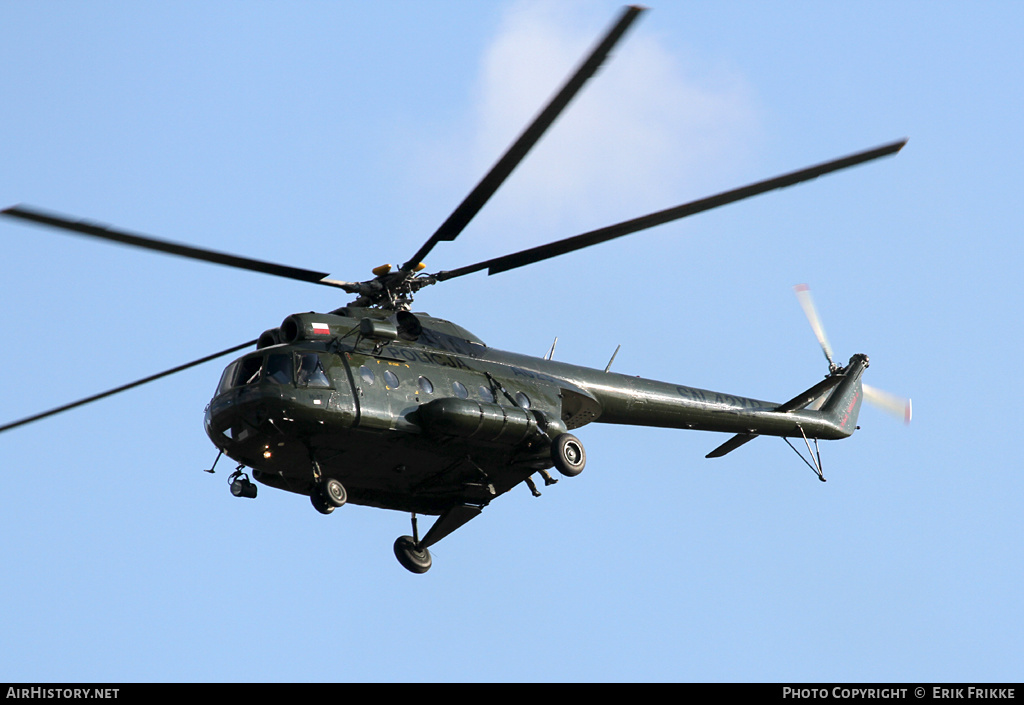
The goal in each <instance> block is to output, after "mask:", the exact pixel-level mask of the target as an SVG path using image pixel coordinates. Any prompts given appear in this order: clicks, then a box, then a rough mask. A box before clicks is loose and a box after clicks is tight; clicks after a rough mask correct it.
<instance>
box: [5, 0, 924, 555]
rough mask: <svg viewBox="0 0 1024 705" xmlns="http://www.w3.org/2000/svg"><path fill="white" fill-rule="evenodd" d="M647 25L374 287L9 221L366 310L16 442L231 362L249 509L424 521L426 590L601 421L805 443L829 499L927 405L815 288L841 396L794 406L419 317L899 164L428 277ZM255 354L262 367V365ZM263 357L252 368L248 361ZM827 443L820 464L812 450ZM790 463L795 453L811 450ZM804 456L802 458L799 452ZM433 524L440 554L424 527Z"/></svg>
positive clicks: (228, 452)
mask: <svg viewBox="0 0 1024 705" xmlns="http://www.w3.org/2000/svg"><path fill="white" fill-rule="evenodd" d="M643 12H644V8H641V7H637V6H629V7H626V8H624V9H623V10H622V12H621V14H620V15H619V17H618V18H616V20H615V21H614V23H613V25H612V26H611V28H610V29H609V30H608V31H607V32H606V33H605V34H604V35H603V36H602V37H601V38H600V40H599V41H598V43H597V44H596V45H595V47H594V48H593V49H592V50H591V51H590V53H589V54H588V55H587V56H586V57H585V58H584V60H583V61H582V63H581V64H580V65H579V67H578V68H577V69H576V70H575V72H574V73H573V74H571V75H570V77H569V78H568V80H567V81H566V82H565V83H564V84H563V85H562V87H561V88H560V89H559V91H558V92H557V93H556V94H555V95H554V96H553V97H552V98H551V99H550V100H549V101H548V103H547V104H546V105H545V106H544V107H543V108H542V110H541V111H540V112H539V113H538V114H537V116H536V117H535V118H534V120H533V121H532V122H531V123H530V124H529V125H528V126H527V127H526V129H525V130H524V131H523V132H522V133H521V134H520V135H519V137H518V138H517V139H516V140H515V141H514V142H513V143H512V145H511V146H510V147H509V148H508V149H507V150H506V151H505V152H504V153H503V154H502V155H501V157H500V158H499V159H498V161H497V162H496V163H495V164H494V166H493V167H492V168H491V169H490V171H488V172H487V174H486V175H485V176H484V177H483V178H482V179H481V180H480V181H479V182H478V183H477V184H476V186H475V187H474V188H473V189H472V191H470V193H469V194H468V195H467V196H466V197H465V198H464V199H463V201H462V202H461V203H460V204H459V205H458V206H457V207H456V208H455V209H454V210H453V211H452V213H451V215H449V217H448V218H447V219H446V220H445V221H444V222H443V223H442V224H441V225H440V226H439V227H438V228H437V230H436V231H435V232H434V233H433V234H432V235H431V236H430V237H429V238H428V239H427V240H426V242H424V243H423V245H422V246H421V247H420V248H419V249H418V250H417V251H416V252H415V253H414V254H412V256H410V257H408V258H407V259H406V260H405V261H404V263H403V264H401V265H399V266H397V267H395V266H392V265H390V264H387V265H382V266H380V267H377V268H375V269H374V270H372V274H373V277H372V278H370V279H367V280H364V281H354V282H350V281H342V280H337V279H333V278H331V276H330V274H329V273H325V272H319V271H313V270H308V269H302V268H298V267H291V266H286V265H283V264H278V263H274V262H267V261H262V260H257V259H252V258H248V257H242V256H237V255H233V254H227V253H223V252H217V251H213V250H209V249H204V248H199V247H195V246H191V245H186V244H183V243H178V242H172V241H168V240H162V239H158V238H155V237H152V236H149V235H143V234H139V233H134V232H129V231H126V230H122V229H117V228H112V227H109V226H106V225H101V224H98V223H95V222H92V221H86V220H79V219H75V218H72V217H68V216H65V215H60V214H56V213H52V212H49V211H45V210H41V209H38V208H35V207H32V206H27V205H16V206H12V207H9V208H6V209H4V210H3V211H0V214H2V215H4V216H6V217H8V218H14V219H18V220H21V221H24V222H27V223H31V224H36V225H43V226H47V227H51V228H56V229H60V230H64V231H67V232H71V233H74V234H78V235H83V236H87V237H92V238H96V239H101V240H105V241H108V242H115V243H119V244H122V245H127V246H131V247H137V248H143V249H148V250H151V251H156V252H162V253H164V254H170V255H174V256H178V257H185V258H189V259H193V260H200V261H205V262H210V263H215V264H220V265H223V266H229V267H234V268H237V269H244V270H248V271H254V272H260V273H263V274H269V275H274V276H278V277H284V278H288V279H293V280H299V281H304V282H309V283H313V284H318V285H322V286H329V287H333V288H336V289H341V290H342V291H343V292H345V293H346V294H348V295H353V296H355V298H354V299H353V300H352V301H350V302H349V303H347V304H346V305H344V306H341V307H340V308H336V309H334V310H331V311H328V312H326V313H316V312H304V313H294V314H292V315H289V316H287V317H286V318H285V319H284V320H283V321H282V322H281V323H280V325H278V326H276V327H273V328H270V329H268V330H266V331H264V332H263V333H262V334H261V335H259V336H258V337H257V338H255V339H253V340H249V341H247V342H245V343H242V344H239V345H236V346H232V347H231V348H228V349H226V350H222V351H219V352H215V353H213V354H210V355H207V356H205V357H202V358H200V359H198V360H194V361H191V362H188V363H185V364H183V365H179V366H177V367H174V368H172V369H169V370H165V371H162V372H159V373H157V374H154V375H151V376H149V377H146V378H143V379H140V380H136V381H134V382H130V383H128V384H125V385H122V386H120V387H117V388H114V389H111V390H107V391H105V392H102V393H99V394H96V395H93V396H90V397H87V398H85V399H81V400H78V401H75V402H72V403H69V404H65V405H63V406H60V407H57V408H55V409H51V410H49V411H45V412H42V413H39V414H35V415H33V416H29V417H26V418H22V419H20V420H17V421H14V422H11V423H7V424H5V425H0V433H2V432H5V431H9V430H13V429H14V428H17V427H20V426H22V425H25V424H28V423H31V422H34V421H39V420H42V419H44V418H48V417H50V416H53V415H56V414H58V413H62V412H64V411H69V410H71V409H74V408H77V407H80V406H83V405H86V404H89V403H91V402H94V401H98V400H100V399H103V398H106V397H108V396H111V395H114V394H118V393H120V392H124V391H127V390H129V389H132V388H134V387H137V386H140V385H143V384H147V383H149V382H153V381H156V380H158V379H162V378H164V377H167V376H170V375H173V374H175V373H177V372H181V371H183V370H186V369H189V368H191V367H195V366H197V365H201V364H204V363H207V362H210V361H212V360H215V359H219V358H222V357H227V356H229V355H233V354H237V353H242V354H241V356H240V357H238V358H237V359H234V360H233V361H232V362H230V363H229V364H228V365H227V367H226V368H225V369H224V371H223V373H222V374H221V377H220V380H219V382H218V384H217V386H216V389H215V391H214V395H213V397H212V399H211V400H210V403H209V405H208V406H207V408H206V411H205V417H204V428H205V432H206V434H207V436H208V437H209V438H210V440H211V442H212V443H213V444H214V446H215V447H216V448H217V449H218V455H217V460H215V461H214V463H213V466H212V467H211V468H210V469H209V472H213V471H214V470H215V468H216V465H217V462H219V460H220V458H221V457H223V456H227V457H228V458H230V459H231V460H233V461H234V462H235V463H237V466H236V468H235V470H234V471H233V472H232V473H231V474H230V476H229V478H228V481H229V487H230V490H231V494H232V495H234V496H235V497H239V498H248V499H255V498H256V497H257V494H258V485H259V484H262V485H264V486H267V487H270V488H273V489H279V490H285V491H288V492H291V493H294V494H298V495H303V496H308V497H309V499H310V502H311V504H312V506H313V507H314V509H315V510H316V511H318V512H320V513H321V514H324V515H330V514H332V513H333V512H334V511H335V510H337V509H339V508H341V507H343V506H345V505H346V504H354V505H361V506H369V507H377V508H381V509H390V510H396V511H401V512H406V513H409V514H410V515H411V534H410V535H404V536H400V537H398V539H397V540H396V541H395V544H394V553H395V556H396V558H397V559H398V561H399V563H400V564H401V565H402V566H403V567H404V568H406V569H407V570H409V571H410V572H412V573H417V574H422V573H425V572H427V571H428V570H429V569H430V568H431V565H432V556H431V553H430V550H429V549H430V547H432V546H434V545H435V544H437V543H438V542H439V541H441V540H442V539H443V538H445V537H446V536H448V535H449V534H451V533H452V532H454V531H456V530H457V529H459V528H460V527H462V526H463V525H464V524H466V523H467V522H469V521H471V520H472V519H473V518H475V517H476V516H479V515H480V513H481V512H482V511H483V510H484V509H485V508H486V507H487V505H488V504H489V503H490V502H491V501H493V500H494V499H495V498H496V497H499V496H501V495H503V494H505V493H507V492H509V491H510V490H511V489H512V488H514V487H517V486H519V485H521V484H525V485H526V486H527V487H528V488H529V489H530V491H531V492H532V493H533V494H534V495H539V494H540V493H539V491H538V490H537V487H536V484H535V481H534V479H533V478H534V476H536V475H538V474H539V475H540V477H541V478H542V480H543V482H544V483H545V484H546V485H549V484H553V483H555V482H557V481H558V480H557V479H556V478H555V477H554V476H553V475H552V474H551V473H550V472H549V470H551V469H554V470H555V471H557V473H558V474H560V475H561V476H562V477H565V478H573V477H577V476H579V475H580V474H581V473H582V472H583V470H584V468H585V466H586V461H587V454H586V450H585V447H584V445H583V443H582V442H581V441H580V439H579V438H578V437H577V436H576V435H575V434H574V432H576V431H577V430H578V429H580V428H583V427H584V426H587V425H589V424H591V423H610V424H627V425H642V426H654V427H661V428H675V429H692V430H703V431H714V432H721V433H727V434H731V436H730V437H729V438H728V439H727V440H725V442H723V443H721V444H720V445H718V446H717V447H716V448H715V449H714V450H712V451H711V452H710V453H708V455H707V457H709V458H717V457H721V456H723V455H726V454H727V453H730V452H732V451H734V450H736V449H737V448H739V447H740V446H742V445H744V444H746V443H748V442H750V441H752V440H754V439H755V438H757V437H758V436H762V435H763V436H778V437H782V438H783V439H784V440H786V442H787V443H790V439H794V440H795V441H803V443H804V444H805V445H806V450H807V456H808V457H804V456H803V455H802V454H801V458H803V459H804V462H806V463H807V464H808V465H809V466H810V467H811V469H812V470H814V472H815V473H816V475H817V477H818V478H819V479H820V480H821V481H825V477H824V473H823V471H822V466H821V458H820V452H819V451H818V443H819V441H823V440H837V439H842V438H847V437H849V436H851V435H852V434H853V433H854V431H855V430H856V428H857V425H856V424H857V418H858V413H859V411H860V407H861V403H862V401H863V400H865V399H866V398H867V399H870V398H876V399H879V400H881V402H882V404H883V405H886V406H888V407H890V408H892V409H895V410H897V411H898V412H900V413H901V414H903V415H904V417H905V419H906V420H909V417H910V402H909V401H905V400H902V399H899V398H898V397H889V396H884V395H883V394H882V393H880V392H877V391H872V390H871V388H869V387H867V385H865V384H864V383H863V381H862V377H863V374H864V371H865V370H866V369H867V367H868V364H869V361H868V358H867V356H866V355H864V354H856V355H853V356H852V357H851V358H850V359H849V361H848V362H847V363H846V364H845V365H840V364H837V363H836V362H835V361H834V358H833V354H832V351H831V347H830V345H829V343H828V340H827V338H826V336H825V334H824V329H823V327H822V325H821V323H820V319H819V318H818V315H817V312H816V310H815V308H814V304H813V301H812V300H811V298H810V293H809V290H808V289H807V287H805V286H800V287H797V289H796V293H797V296H798V297H799V299H800V303H801V305H802V306H803V308H804V311H805V314H806V315H807V317H808V319H809V321H810V323H811V326H812V329H813V330H814V333H815V335H816V337H817V339H818V342H819V344H820V345H821V347H822V350H823V352H824V354H825V357H826V359H827V361H828V366H829V369H828V374H827V376H825V377H824V379H823V380H821V381H819V382H818V383H816V384H814V385H813V386H811V387H810V388H809V389H807V390H806V391H804V392H801V393H800V394H798V395H797V396H795V397H793V398H792V399H790V400H789V401H786V402H784V403H778V402H769V401H762V400H757V399H752V398H747V397H741V396H736V395H731V394H724V393H720V392H715V391H711V390H705V389H698V388H694V387H687V386H682V385H678V384H675V383H668V382H661V381H656V380H651V379H645V378H642V377H634V376H628V375H623V374H618V373H615V372H612V371H611V365H612V362H613V361H614V357H615V356H614V355H613V356H612V360H610V361H609V363H608V365H607V366H606V367H605V368H604V369H592V368H588V367H583V366H579V365H574V364H571V363H567V362H561V361H556V360H554V359H553V353H554V346H552V349H551V351H549V353H548V354H547V355H545V356H544V357H535V356H531V355H526V354H520V353H513V352H507V351H502V350H498V349H495V348H491V347H489V346H488V345H486V344H485V343H484V342H483V341H482V340H480V339H479V338H478V337H477V336H475V335H474V334H472V333H471V332H469V331H468V330H466V329H465V328H463V327H462V326H460V325H458V324H456V323H453V322H451V321H448V320H445V319H442V318H438V317H434V316H430V315H428V314H425V313H422V312H418V311H414V309H413V302H414V298H415V296H416V295H417V294H418V292H419V291H420V290H421V289H423V288H425V287H428V286H433V285H435V284H439V283H442V282H444V281H447V280H450V279H453V278H457V277H462V276H465V275H469V274H473V273H476V272H480V271H484V270H486V271H487V272H488V274H489V275H494V274H498V273H501V272H505V271H509V270H512V269H516V268H520V267H524V266H526V265H529V264H533V263H536V262H540V261H543V260H546V259H550V258H552V257H556V256H561V255H564V254H568V253H571V252H574V251H576V250H579V249H582V248H585V247H589V246H592V245H597V244H600V243H603V242H607V241H609V240H612V239H616V238H619V237H623V236H626V235H629V234H632V233H636V232H639V231H642V230H646V229H649V228H653V227H655V226H658V225H663V224H666V223H669V222H673V221H676V220H679V219H681V218H684V217H687V216H690V215H694V214H697V213H701V212H704V211H707V210H711V209H713V208H717V207H720V206H724V205H727V204H730V203H734V202H737V201H740V200H743V199H746V198H750V197H753V196H756V195H759V194H762V193H766V192H768V191H772V190H776V189H781V188H785V187H788V186H792V185H795V184H799V183H802V182H805V181H810V180H813V179H816V178H817V177H819V176H823V175H826V174H829V173H832V172H836V171H840V170H843V169H847V168H850V167H853V166H856V165H860V164H864V163H867V162H870V161H873V160H876V159H879V158H882V157H887V156H891V155H894V154H896V153H898V152H899V151H900V150H901V149H902V147H903V146H904V145H905V144H906V140H898V141H895V142H891V143H888V144H885V145H881V146H878V147H874V148H871V149H868V150H864V151H861V152H857V153H855V154H851V155H848V156H844V157H840V158H838V159H832V160H830V161H827V162H822V163H819V164H816V165H813V166H809V167H806V168H803V169H800V170H797V171H793V172H789V173H786V174H782V175H780V176H776V177H773V178H770V179H766V180H763V181H758V182H756V183H753V184H749V185H747V186H743V187H740V188H737V189H732V190H729V191H725V192H722V193H718V194H716V195H713V196H709V197H707V198H702V199H699V200H696V201H691V202H688V203H684V204H682V205H678V206H675V207H672V208H668V209H665V210H661V211H658V212H655V213H651V214H648V215H645V216H641V217H639V218H634V219H632V220H628V221H623V222H620V223H617V224H614V225H610V226H607V227H604V228H599V229H597V230H593V231H590V232H586V233H582V234H580V235H576V236H573V237H569V238H566V239H563V240H559V241H556V242H552V243H548V244H546V245H541V246H538V247H533V248H529V249H526V250H522V251H519V252H515V253H511V254H508V255H503V256H500V257H496V258H493V259H489V260H486V261H482V262H477V263H474V264H470V265H467V266H463V267H459V268H457V269H451V270H439V271H436V272H433V273H428V272H426V267H425V266H424V264H423V262H424V260H425V259H426V258H427V256H428V255H429V254H430V253H431V252H432V251H433V249H434V248H435V247H436V246H437V245H438V244H440V243H442V242H450V241H452V240H455V239H456V238H457V237H458V236H459V235H460V234H461V233H462V232H463V231H464V230H465V229H466V227H467V226H468V225H469V223H470V222H471V221H472V220H473V218H474V217H475V216H476V214H477V213H478V212H479V211H480V210H481V209H482V208H483V207H484V206H485V205H486V203H487V202H488V200H489V199H490V198H491V197H492V196H493V195H494V194H495V193H496V192H497V190H498V189H499V188H500V187H501V185H502V184H503V183H504V181H505V180H506V179H507V178H508V177H509V175H510V174H511V173H512V172H513V170H514V169H515V168H516V167H517V166H518V164H519V163H520V162H521V161H522V160H523V159H524V158H525V157H526V155H527V154H528V153H529V151H530V150H531V149H532V148H533V146H534V145H535V144H536V143H537V142H538V141H539V140H540V139H541V137H542V136H543V135H544V134H545V132H546V131H547V130H548V128H549V127H550V126H551V125H552V124H553V123H554V122H555V121H556V119H557V118H558V117H559V115H560V114H561V113H562V112H563V111H564V110H565V109H566V107H567V106H568V105H569V104H570V102H571V101H572V100H573V99H574V97H575V96H576V95H577V94H578V93H579V92H580V91H581V90H582V88H583V87H584V85H585V84H586V83H587V82H588V81H589V80H590V79H591V78H592V77H593V76H594V75H595V74H596V72H597V71H598V69H599V68H600V67H601V65H602V64H603V63H604V62H605V61H606V60H607V59H608V57H609V55H610V54H611V52H612V50H613V48H614V47H615V46H616V45H617V44H618V43H619V41H620V40H621V39H622V37H623V36H624V35H625V34H626V32H627V30H628V29H629V28H630V27H631V26H632V25H633V23H634V22H635V21H636V19H637V18H638V17H639V16H640V15H641V14H642V13H643ZM250 349H251V350H250ZM243 351H245V352H243ZM812 444H813V447H812ZM790 445H791V447H793V448H794V450H797V448H796V447H795V446H792V444H790ZM797 452H798V454H800V452H799V451H797ZM420 515H426V516H435V517H437V518H436V520H435V521H434V522H433V524H432V525H431V527H430V528H429V529H428V530H427V531H426V532H425V534H424V535H423V536H421V535H420V532H419V526H418V517H419V516H420Z"/></svg>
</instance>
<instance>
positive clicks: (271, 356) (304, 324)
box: [206, 308, 866, 514]
mask: <svg viewBox="0 0 1024 705" xmlns="http://www.w3.org/2000/svg"><path fill="white" fill-rule="evenodd" d="M859 357H863V356H859ZM855 359H857V358H856V357H855ZM851 365H852V363H851ZM863 365H864V366H866V358H865V359H864V361H863ZM862 369H863V367H860V366H858V368H857V371H856V374H850V375H848V377H849V379H847V380H846V381H845V382H840V383H839V385H840V387H839V389H840V390H842V391H838V390H837V392H836V393H833V394H832V397H831V398H830V400H829V402H828V403H827V405H826V408H823V409H822V410H821V411H806V410H803V409H792V410H781V411H780V405H779V404H777V403H774V402H767V401H762V400H757V399H751V398H747V397H742V396H736V395H732V394H723V393H720V392H712V391H708V390H703V389H696V388H693V387H686V386H682V385H677V384H671V383H666V382H659V381H655V380H650V379H644V378H641V377H631V376H627V375H622V374H617V373H613V372H609V371H605V370H596V369H591V368H587V367H582V366H578V365H572V364H568V363H564V362H556V361H553V360H549V359H544V358H537V357H531V356H528V355H521V354H516V353H511V352H506V351H502V350H497V349H494V348H489V347H487V346H486V345H485V344H484V343H483V342H482V341H480V340H479V339H478V338H476V337H475V336H473V335H472V334H471V333H469V332H468V331H466V330H465V329H463V328H461V327H459V326H456V325H455V324H452V323H449V322H448V321H444V320H441V319H436V318H432V317H430V316H428V315H426V314H411V313H407V312H403V313H401V314H398V315H397V316H396V315H393V314H391V315H389V314H388V313H387V312H382V311H377V310H372V309H361V308H345V309H339V310H338V311H336V312H334V313H331V314H313V313H307V314H296V315H293V316H290V317H288V319H286V320H285V323H284V324H282V326H281V327H280V328H278V329H272V330H271V331H268V332H267V334H264V336H263V337H262V338H261V343H260V347H259V349H258V350H257V351H256V352H255V353H250V354H248V355H245V356H244V357H242V358H239V359H238V360H236V361H234V362H232V363H231V364H230V365H229V366H228V367H227V368H226V370H225V372H224V374H223V375H222V378H221V383H220V385H219V387H218V390H217V393H216V395H215V396H214V398H213V400H212V401H211V402H210V405H209V406H208V408H207V412H206V432H207V434H208V435H209V437H210V439H211V440H212V441H213V443H214V444H215V445H216V446H217V447H218V448H219V449H221V450H222V451H223V452H224V453H225V454H226V455H228V456H229V457H231V458H233V459H235V460H236V461H238V462H239V463H240V464H242V465H245V466H248V467H250V468H252V470H253V476H254V478H255V479H256V480H258V481H260V482H262V483H264V484H266V485H269V486H272V487H276V488H278V489H283V490H289V491H292V492H296V493H299V494H304V495H310V494H311V493H313V492H315V491H316V488H317V487H318V485H319V483H321V482H322V481H323V479H324V478H327V477H333V478H335V479H337V480H339V481H340V482H341V483H343V485H344V487H345V488H346V489H347V491H348V501H349V502H351V503H354V504H364V505H369V506H375V507H381V508H386V509H396V510H401V511H411V512H417V513H422V514H440V513H442V512H444V511H446V510H447V509H450V508H451V507H453V506H456V505H466V504H469V505H475V506H483V505H486V504H487V503H488V502H489V501H490V500H491V499H493V498H494V497H496V496H498V495H500V494H502V493H504V492H507V491H508V490H509V489H511V488H512V487H514V486H515V485H517V484H519V483H520V482H523V481H524V480H526V479H527V478H528V477H529V476H530V475H532V474H533V473H535V472H537V471H538V470H543V469H546V468H549V467H551V466H552V461H551V452H550V447H551V442H552V441H553V440H554V439H555V438H556V437H557V436H559V435H560V434H563V433H565V432H566V431H567V430H573V429H576V428H579V427H581V426H584V425H586V424H588V423H591V422H603V423H614V424H630V425H642V426H658V427H666V428H682V429H695V430H705V431H720V432H727V433H735V434H757V435H779V436H790V437H792V436H800V435H804V436H805V437H808V438H815V439H836V438H843V437H846V436H849V435H850V434H851V433H852V432H853V429H854V425H855V420H856V415H857V410H858V409H859V406H860V389H859V378H860V374H859V372H860V371H861V370H862ZM844 384H845V386H846V387H848V389H843V385H844ZM840 397H842V399H845V400H846V401H844V402H842V403H843V404H845V408H836V409H832V410H830V409H828V408H827V406H828V404H831V405H832V406H836V405H837V404H839V403H840ZM827 412H829V413H827ZM851 421H852V422H851Z"/></svg>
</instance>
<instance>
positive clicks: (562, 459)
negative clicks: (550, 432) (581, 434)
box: [551, 433, 587, 477]
mask: <svg viewBox="0 0 1024 705" xmlns="http://www.w3.org/2000/svg"><path fill="white" fill-rule="evenodd" d="M551 460H552V461H554V463H555V469H557V470H558V472H560V473H562V474H563V475H565V476H566V477H576V476H577V475H579V474H580V473H581V472H583V468H584V467H586V465H587V451H585V450H584V449H583V444H582V443H580V439H579V438H577V437H576V436H574V435H572V434H571V433H563V434H562V435H560V436H557V437H556V438H555V440H554V442H552V444H551Z"/></svg>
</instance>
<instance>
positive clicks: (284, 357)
mask: <svg viewBox="0 0 1024 705" xmlns="http://www.w3.org/2000/svg"><path fill="white" fill-rule="evenodd" d="M293 369H294V365H293V364H292V355H291V353H274V354H273V355H270V356H268V357H267V367H266V370H265V372H264V374H265V376H266V379H267V381H269V382H273V383H275V384H291V383H292V371H293Z"/></svg>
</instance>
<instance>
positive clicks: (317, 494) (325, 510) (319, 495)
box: [309, 477, 348, 514]
mask: <svg viewBox="0 0 1024 705" xmlns="http://www.w3.org/2000/svg"><path fill="white" fill-rule="evenodd" d="M309 501H310V502H312V503H313V508H314V509H316V510H317V511H318V512H320V513H321V514H330V513H331V512H333V511H334V510H335V509H337V508H338V507H343V506H345V502H346V501H348V493H347V492H346V491H345V486H344V485H342V484H341V483H340V482H338V481H337V480H335V479H334V478H333V477H329V478H327V479H326V480H324V481H323V482H322V483H320V485H319V486H317V487H315V488H314V489H313V491H312V492H311V493H310V495H309Z"/></svg>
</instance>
